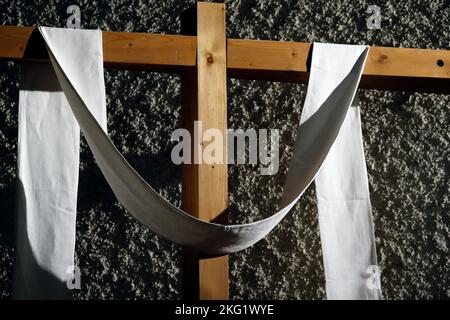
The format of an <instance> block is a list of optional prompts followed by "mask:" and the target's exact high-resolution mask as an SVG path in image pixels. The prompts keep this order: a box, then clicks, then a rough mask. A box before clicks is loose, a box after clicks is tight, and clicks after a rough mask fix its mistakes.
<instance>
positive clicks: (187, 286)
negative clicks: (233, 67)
mask: <svg viewBox="0 0 450 320" xmlns="http://www.w3.org/2000/svg"><path fill="white" fill-rule="evenodd" d="M196 8H197V10H196V15H197V16H196V21H197V22H196V24H197V68H196V70H194V71H192V70H189V71H185V72H184V73H183V74H182V106H183V120H184V126H185V128H187V129H188V130H189V131H190V132H191V137H192V138H193V137H194V132H193V131H194V121H201V124H202V132H205V131H206V130H208V129H217V130H219V131H220V132H221V133H222V136H223V137H224V139H223V140H222V142H221V145H220V147H221V148H222V151H223V152H222V159H221V160H219V161H220V163H214V164H207V163H204V162H203V163H200V164H188V165H183V175H182V208H183V210H185V211H186V212H188V213H190V214H192V215H194V216H196V217H198V218H200V219H202V220H206V221H213V220H214V221H216V222H221V223H226V222H227V221H226V220H227V219H226V218H227V217H226V214H227V208H228V181H227V180H228V173H227V163H226V160H227V159H226V150H227V148H226V132H227V100H226V94H227V87H226V86H227V75H226V69H227V67H226V35H225V32H226V30H225V5H224V4H220V3H203V2H198V3H197V5H196ZM207 144H208V142H207V141H205V142H201V141H200V144H199V145H198V146H197V149H198V150H199V151H200V155H199V159H201V157H202V155H201V150H202V148H204V147H206V146H207ZM192 150H194V146H193V148H192ZM192 157H193V158H194V155H192ZM194 254H195V253H194V252H192V251H190V250H189V249H185V250H184V272H183V279H184V284H183V290H184V291H186V290H189V292H185V293H184V297H185V298H187V299H198V298H199V299H201V300H210V299H214V300H219V299H220V300H225V299H228V298H229V294H228V288H229V284H228V281H229V277H228V257H227V256H222V257H208V258H206V257H202V258H200V257H198V256H197V257H196V259H195V258H193V255H194ZM195 282H197V283H195ZM196 290H198V292H193V291H196Z"/></svg>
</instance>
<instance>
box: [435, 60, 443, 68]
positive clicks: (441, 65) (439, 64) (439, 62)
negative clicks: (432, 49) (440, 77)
mask: <svg viewBox="0 0 450 320" xmlns="http://www.w3.org/2000/svg"><path fill="white" fill-rule="evenodd" d="M436 64H437V65H438V66H439V67H443V66H444V61H443V60H441V59H439V60H438V61H437V62H436Z"/></svg>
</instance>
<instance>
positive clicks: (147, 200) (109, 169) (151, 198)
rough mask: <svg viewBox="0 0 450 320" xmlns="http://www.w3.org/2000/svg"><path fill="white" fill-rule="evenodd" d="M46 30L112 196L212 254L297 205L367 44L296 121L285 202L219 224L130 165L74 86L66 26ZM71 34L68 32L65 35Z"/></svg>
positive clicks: (254, 236) (347, 99) (236, 246)
mask: <svg viewBox="0 0 450 320" xmlns="http://www.w3.org/2000/svg"><path fill="white" fill-rule="evenodd" d="M49 30H50V29H48V28H40V31H41V33H42V35H43V37H44V40H45V42H46V45H47V49H48V51H49V55H50V60H51V62H52V65H53V68H54V69H55V72H56V75H57V77H58V80H59V83H60V85H61V87H62V89H63V91H64V92H65V94H66V97H67V99H68V101H69V105H70V108H71V109H72V111H73V113H74V115H75V118H76V119H77V121H78V123H79V125H80V127H81V130H82V132H83V134H84V136H85V137H86V141H87V142H88V144H89V147H90V148H91V150H92V152H93V154H94V156H95V159H96V161H97V164H98V165H99V167H100V169H101V170H102V172H103V174H104V176H105V178H106V180H107V181H108V183H109V185H110V186H111V188H112V190H113V192H114V194H115V195H116V197H117V198H118V199H119V201H120V202H121V203H122V204H123V205H124V207H125V208H126V209H127V210H128V211H129V212H130V213H131V214H132V215H133V216H134V217H135V218H136V219H138V220H139V221H140V222H141V223H143V224H144V225H145V226H147V227H148V228H150V229H151V230H152V231H153V232H155V233H157V234H159V235H161V236H163V237H165V238H167V239H169V240H171V241H173V242H176V243H178V244H181V245H185V246H190V247H193V248H195V249H196V250H198V251H200V252H202V253H206V254H210V255H220V254H229V253H233V252H237V251H240V250H243V249H245V248H247V247H249V246H251V245H252V244H254V243H256V242H257V241H259V240H261V239H262V238H263V237H264V236H266V235H267V234H268V233H269V232H270V231H271V230H272V229H273V228H274V227H275V226H276V225H277V224H278V222H279V221H280V220H281V219H282V218H283V217H284V216H285V215H286V214H287V213H288V212H289V210H290V209H291V208H292V207H293V206H294V205H295V203H296V202H297V201H298V199H299V198H300V196H301V194H302V193H303V192H304V190H305V189H306V188H307V186H308V185H309V184H310V183H311V181H312V180H313V178H314V176H315V175H316V173H317V171H318V169H319V168H320V166H321V164H322V162H323V160H324V159H325V157H326V155H327V153H328V150H329V149H330V147H331V145H332V144H333V142H334V139H335V138H336V136H337V134H338V132H339V129H340V127H341V125H342V122H343V120H344V118H345V115H346V114H347V110H348V108H349V106H350V104H351V101H352V99H353V96H354V94H355V92H356V89H357V86H358V83H359V80H360V77H361V73H362V70H363V67H364V63H365V60H366V57H367V50H368V49H367V48H364V50H362V51H361V50H359V49H358V50H359V55H358V54H353V55H352V56H351V57H352V59H351V60H350V59H349V60H348V61H349V63H348V65H349V66H348V68H346V69H342V73H343V74H344V75H345V77H344V78H343V79H342V81H341V82H340V83H339V84H337V85H336V88H335V90H334V91H333V92H331V93H330V94H329V95H328V97H327V98H326V100H323V101H312V102H310V103H316V104H317V105H318V106H320V108H318V109H317V111H316V112H315V113H314V114H312V115H311V116H310V117H309V118H308V120H307V121H305V122H304V123H302V124H301V125H300V128H299V134H298V135H297V142H296V149H295V152H294V157H293V165H292V167H291V172H290V173H289V178H288V181H290V182H288V183H287V185H286V188H285V192H284V193H285V197H284V205H283V208H282V209H281V210H280V211H278V212H277V213H275V214H273V215H272V216H270V217H269V218H266V219H264V220H260V221H257V222H254V223H250V224H243V225H220V224H216V223H210V222H206V221H201V220H199V219H197V218H195V217H193V216H191V215H189V214H187V213H185V212H183V211H182V210H180V209H178V208H176V207H174V206H173V205H172V204H170V203H169V202H167V201H166V200H165V199H164V198H162V197H161V196H160V195H159V194H158V193H157V192H156V191H155V190H154V189H153V188H152V187H151V186H150V185H149V184H148V183H147V182H145V181H144V180H143V179H142V178H141V177H140V176H139V174H138V173H137V172H136V171H135V170H134V169H133V168H132V167H131V166H130V164H129V163H128V162H127V161H126V160H125V159H124V158H123V156H122V155H121V154H120V152H119V151H118V150H117V148H116V147H115V146H114V145H113V143H112V142H111V140H110V139H109V138H108V136H107V134H106V133H105V132H104V131H103V130H102V129H101V127H100V126H99V124H98V123H97V121H96V120H95V118H94V117H93V116H92V114H91V113H90V111H89V108H88V107H87V105H88V104H90V103H92V102H91V101H89V100H88V99H87V98H88V96H86V95H82V94H81V93H80V92H78V90H79V87H80V82H82V81H84V80H83V79H81V78H80V77H78V76H77V75H78V73H77V69H78V65H77V63H74V62H73V61H72V60H71V59H70V57H69V56H68V54H67V47H66V43H65V42H62V39H61V37H59V38H56V37H54V35H55V33H63V34H64V33H67V30H64V29H51V30H52V32H49ZM71 32H80V33H81V32H85V31H84V30H71ZM69 35H71V34H68V33H67V34H66V37H68V36H69ZM68 39H70V38H69V37H68ZM330 54H332V53H330ZM93 94H96V93H95V92H93ZM309 99H310V98H309ZM310 100H311V99H310Z"/></svg>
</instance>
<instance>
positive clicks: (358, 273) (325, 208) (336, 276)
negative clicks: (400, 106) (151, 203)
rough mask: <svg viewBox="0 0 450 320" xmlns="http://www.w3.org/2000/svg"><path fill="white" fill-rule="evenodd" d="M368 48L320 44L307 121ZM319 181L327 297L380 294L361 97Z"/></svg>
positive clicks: (316, 47) (314, 60)
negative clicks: (373, 270) (362, 129)
mask: <svg viewBox="0 0 450 320" xmlns="http://www.w3.org/2000/svg"><path fill="white" fill-rule="evenodd" d="M364 49H365V47H364V46H359V47H358V46H346V45H331V44H323V43H315V44H314V55H313V58H312V62H311V72H310V80H309V84H308V94H307V97H308V98H307V100H306V103H305V106H304V109H303V112H302V119H301V120H300V122H301V123H303V122H304V121H307V119H308V117H309V115H311V114H314V113H315V112H316V111H317V109H318V106H319V105H318V104H317V103H315V102H316V101H317V102H319V103H320V101H324V100H325V99H326V98H327V97H328V96H329V94H330V93H331V92H332V91H333V90H334V88H336V86H337V85H338V84H339V83H340V82H341V81H342V79H344V78H345V76H346V74H347V72H346V70H348V68H351V67H352V65H353V62H352V61H353V60H354V59H356V58H357V57H358V56H359V55H360V54H361V53H362V52H363V51H364ZM314 182H315V185H316V194H317V203H318V209H319V227H320V235H321V242H322V252H323V260H324V268H325V279H326V292H327V298H328V299H378V298H380V295H381V290H380V285H379V277H378V275H377V274H373V273H372V271H371V270H372V268H373V267H374V266H376V265H377V258H376V251H375V239H374V232H373V223H372V213H371V205H370V197H369V182H368V180H367V171H366V162H365V157H364V148H363V141H362V131H361V116H360V107H359V99H357V96H355V99H353V104H352V106H351V107H350V108H349V110H348V112H347V114H346V116H345V119H344V122H343V123H342V126H341V128H340V131H339V135H338V136H337V138H336V140H335V141H334V143H333V146H332V147H331V148H330V150H329V151H328V154H327V157H326V159H325V161H324V162H323V164H322V166H321V168H320V170H319V172H318V173H317V175H316V177H315V179H314ZM370 277H373V279H371V278H370ZM368 281H369V285H368ZM370 281H375V283H372V282H370Z"/></svg>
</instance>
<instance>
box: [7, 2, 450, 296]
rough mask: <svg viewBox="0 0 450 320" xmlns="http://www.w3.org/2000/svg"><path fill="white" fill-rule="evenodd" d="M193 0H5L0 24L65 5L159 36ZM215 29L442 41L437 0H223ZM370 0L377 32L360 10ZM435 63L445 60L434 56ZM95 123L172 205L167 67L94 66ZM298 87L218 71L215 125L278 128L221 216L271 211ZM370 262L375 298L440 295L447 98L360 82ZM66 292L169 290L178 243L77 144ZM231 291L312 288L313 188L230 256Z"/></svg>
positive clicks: (449, 12)
mask: <svg viewBox="0 0 450 320" xmlns="http://www.w3.org/2000/svg"><path fill="white" fill-rule="evenodd" d="M192 2H193V1H175V0H169V1H137V0H127V1H109V2H107V3H106V2H104V3H103V2H100V1H97V2H91V1H80V2H77V1H59V0H56V1H52V2H50V3H51V4H49V3H48V2H47V1H45V2H44V1H42V2H39V1H5V0H0V23H1V24H8V25H27V26H29V25H35V24H37V23H40V24H41V25H50V26H60V27H62V26H64V25H65V20H66V18H67V16H68V15H67V14H66V13H65V11H66V8H67V6H68V5H70V4H78V5H79V6H80V8H81V11H82V26H83V27H84V28H97V27H98V28H101V29H102V30H114V31H139V32H152V33H172V34H177V33H179V31H180V21H179V18H178V17H179V15H180V13H181V12H182V11H183V10H184V9H186V8H187V7H188V6H189V5H190V4H191V3H192ZM226 4H227V11H228V12H227V32H228V36H229V37H235V38H254V39H271V40H288V41H289V40H294V41H322V42H335V43H353V44H364V43H366V44H372V45H384V46H396V47H399V46H403V47H416V48H436V49H447V50H449V49H450V44H449V41H450V25H449V21H450V2H449V1H443V0H439V1H438V0H434V1H426V2H425V1H420V0H415V1H402V2H398V1H372V0H370V1H361V0H358V1H354V0H352V1H350V0H346V1H318V0H316V1H294V0H292V1H253V0H247V1H244V0H242V1H226ZM371 4H377V5H378V6H380V7H381V10H382V11H381V13H382V16H383V20H382V29H381V30H368V29H367V27H366V18H367V17H368V16H369V14H367V13H366V9H367V7H368V6H369V5H371ZM446 67H447V68H448V66H446ZM105 77H106V90H107V103H108V112H109V118H108V126H109V131H110V136H111V137H112V139H113V141H114V142H115V144H116V145H117V146H118V148H119V150H120V151H121V152H123V154H124V155H125V156H126V158H127V159H128V160H130V161H131V162H132V163H133V164H134V165H135V167H136V168H137V170H138V171H139V172H140V173H141V174H142V175H143V176H144V177H145V178H146V179H147V181H149V182H150V183H151V184H152V186H154V187H155V188H156V189H157V190H158V191H159V192H161V194H163V195H164V196H165V197H167V198H168V199H169V200H170V201H171V202H173V203H174V204H176V205H179V204H180V191H181V186H180V177H181V169H180V168H179V167H177V166H175V165H173V164H171V162H170V150H171V146H172V145H173V144H172V143H171V142H170V133H171V132H172V130H173V129H175V128H176V127H177V126H178V125H179V121H180V95H179V93H180V81H179V79H178V78H177V77H176V76H173V75H164V74H156V73H146V72H136V71H133V72H132V71H114V70H107V71H106V73H105ZM18 85H19V66H18V65H17V64H15V63H12V62H5V61H0V157H1V161H0V297H2V298H8V297H10V295H11V279H12V266H13V264H14V249H13V248H14V241H13V239H14V231H13V230H14V194H15V192H14V183H15V177H16V173H15V170H16V152H17V109H18V107H17V102H18ZM304 96H305V86H301V85H294V84H281V83H268V82H267V83H266V82H255V81H237V80H229V94H228V104H229V127H231V128H242V129H247V128H252V127H253V128H256V129H258V128H272V129H279V130H280V134H281V149H280V158H281V167H280V171H279V173H278V174H277V175H274V176H260V175H258V170H257V169H258V168H257V167H252V166H248V165H247V166H244V165H241V166H230V174H229V185H230V188H229V191H230V207H231V214H230V220H231V221H232V222H248V221H254V220H256V219H259V218H261V217H264V216H267V215H268V214H269V212H271V211H272V210H273V209H275V208H276V206H277V202H278V200H279V197H280V192H281V191H282V184H283V181H284V179H285V175H286V167H287V164H288V163H289V158H290V153H291V151H292V145H293V142H294V138H295V137H294V136H295V132H296V127H297V122H298V118H299V112H300V111H301V106H302V104H303V100H304ZM360 97H361V102H362V119H363V135H364V147H365V152H366V158H367V166H368V172H369V182H370V190H371V198H372V202H373V214H374V221H375V235H376V240H377V246H378V257H379V264H380V267H381V270H382V276H383V277H382V284H383V289H384V295H385V297H386V298H388V299H411V298H423V299H429V298H445V299H448V298H449V297H450V280H449V279H450V277H449V274H450V270H449V269H450V263H449V226H450V222H449V211H450V210H449V207H450V200H449V194H450V192H449V189H450V185H449V184H450V182H449V181H450V180H449V160H448V159H449V143H450V137H449V125H450V123H449V119H450V96H446V95H437V94H417V93H403V92H382V91H373V90H372V91H368V90H360ZM79 185H80V188H79V201H78V221H77V245H76V261H77V264H78V265H79V266H80V268H81V272H82V288H81V290H79V291H75V298H76V299H90V298H98V299H111V298H116V299H117V298H118V299H122V298H123V299H129V298H131V299H133V298H145V299H178V298H180V296H181V289H182V287H181V281H180V279H181V273H180V264H181V259H180V258H181V257H180V248H179V247H178V246H176V245H174V244H171V243H170V242H169V241H166V240H164V239H161V238H160V237H158V236H156V235H155V234H153V233H152V232H150V231H148V230H146V229H145V228H144V227H143V226H141V225H140V224H139V223H137V222H136V221H135V220H134V219H133V218H131V217H130V215H128V214H127V213H126V212H125V210H124V209H123V208H122V207H121V205H120V204H119V203H118V202H117V201H116V200H115V198H114V196H113V194H112V192H111V190H110V189H109V187H108V186H107V184H106V182H105V180H104V178H103V177H102V175H101V173H100V171H99V169H98V168H97V166H96V165H95V163H94V161H93V158H92V155H91V153H90V151H89V150H88V148H87V146H86V144H85V142H84V141H83V144H82V154H81V167H80V184H79ZM230 278H231V286H230V294H231V298H233V299H255V298H258V299H259V298H274V299H287V298H289V299H323V298H324V296H325V291H324V276H323V266H322V254H321V249H320V239H319V230H318V219H317V209H316V206H315V198H314V190H313V188H310V190H309V191H308V192H307V193H306V194H305V195H304V196H303V198H302V200H301V201H300V203H299V204H298V205H297V206H296V207H295V210H293V212H292V213H291V214H290V215H289V216H288V217H287V218H286V219H285V220H284V221H283V222H282V223H281V224H280V225H279V226H278V227H277V228H276V229H275V230H274V231H273V232H272V233H271V234H270V235H269V236H268V237H267V238H266V239H264V240H263V241H261V242H259V243H258V244H256V245H255V246H253V247H252V248H249V249H247V250H245V251H244V252H241V253H238V254H235V255H232V256H231V257H230Z"/></svg>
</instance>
